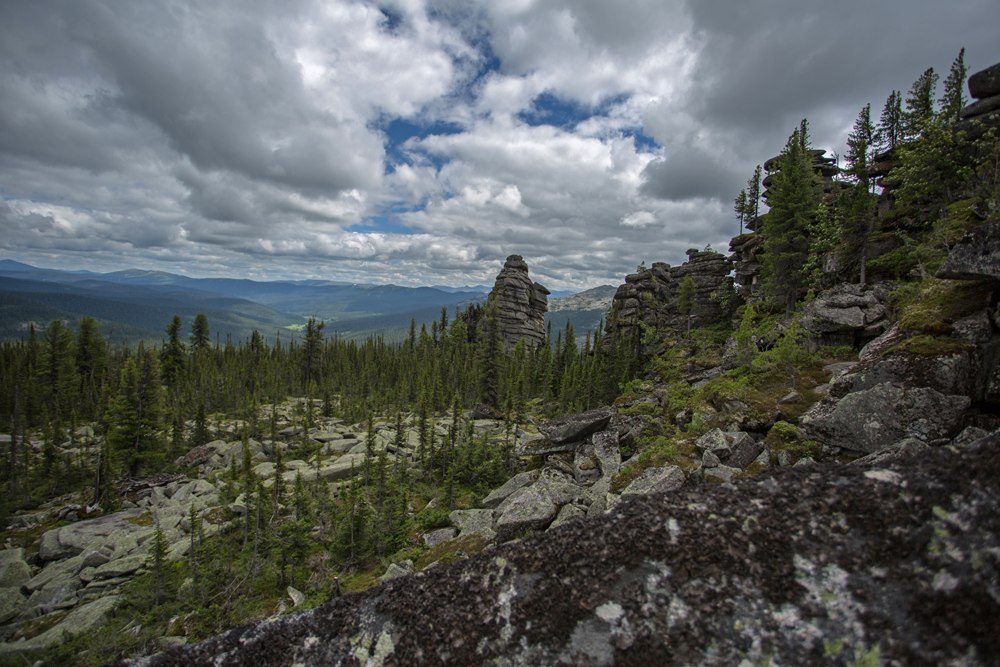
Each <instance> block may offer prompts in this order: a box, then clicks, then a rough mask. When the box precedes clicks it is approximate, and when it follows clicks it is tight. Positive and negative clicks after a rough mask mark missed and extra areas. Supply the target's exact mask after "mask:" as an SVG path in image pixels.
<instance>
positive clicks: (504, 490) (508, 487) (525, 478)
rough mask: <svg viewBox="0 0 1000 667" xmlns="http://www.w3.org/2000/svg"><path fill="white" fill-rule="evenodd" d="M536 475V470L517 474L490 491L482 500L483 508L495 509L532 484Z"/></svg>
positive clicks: (536, 477)
mask: <svg viewBox="0 0 1000 667" xmlns="http://www.w3.org/2000/svg"><path fill="white" fill-rule="evenodd" d="M538 474H539V471H538V470H525V471H524V472H519V473H517V474H516V475H514V476H513V477H511V478H510V479H508V480H507V481H506V482H504V483H503V484H502V485H500V486H498V487H497V488H495V489H493V490H492V491H490V493H489V495H487V496H486V497H485V498H483V501H482V505H483V507H490V508H493V507H496V506H497V505H499V504H500V503H501V502H503V501H504V500H506V499H507V497H508V496H510V494H512V493H514V492H515V491H517V490H518V489H520V488H521V487H522V486H527V485H529V484H532V483H533V482H534V481H535V480H537V479H538Z"/></svg>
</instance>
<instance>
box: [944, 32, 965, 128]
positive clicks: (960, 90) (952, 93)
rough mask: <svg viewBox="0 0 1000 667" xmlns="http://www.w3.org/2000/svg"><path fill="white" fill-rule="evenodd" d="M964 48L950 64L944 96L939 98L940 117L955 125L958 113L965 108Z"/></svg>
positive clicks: (945, 81)
mask: <svg viewBox="0 0 1000 667" xmlns="http://www.w3.org/2000/svg"><path fill="white" fill-rule="evenodd" d="M967 73H968V69H967V68H966V66H965V48H964V47H963V48H962V50H961V51H959V52H958V56H957V57H956V58H955V60H954V62H952V64H951V69H950V70H949V71H948V77H947V78H946V79H945V80H944V95H943V96H942V97H941V117H942V118H943V119H944V121H945V122H946V123H957V122H958V120H959V112H961V110H962V107H964V106H965V75H966V74H967Z"/></svg>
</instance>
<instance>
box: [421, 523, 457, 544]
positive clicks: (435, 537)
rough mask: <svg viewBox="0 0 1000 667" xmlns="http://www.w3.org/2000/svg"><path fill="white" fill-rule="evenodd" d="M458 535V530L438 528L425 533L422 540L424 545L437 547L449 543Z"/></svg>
mask: <svg viewBox="0 0 1000 667" xmlns="http://www.w3.org/2000/svg"><path fill="white" fill-rule="evenodd" d="M456 535H458V530H457V529H455V528H451V527H446V528H438V529H437V530H432V531H430V532H429V533H424V534H423V536H422V537H421V539H423V541H424V545H425V546H428V547H436V546H437V545H439V544H441V543H442V542H447V541H448V540H450V539H452V538H453V537H455V536H456Z"/></svg>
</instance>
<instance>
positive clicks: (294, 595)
mask: <svg viewBox="0 0 1000 667" xmlns="http://www.w3.org/2000/svg"><path fill="white" fill-rule="evenodd" d="M285 592H286V593H288V599H289V600H291V601H292V606H293V607H298V606H299V605H300V604H302V603H303V602H305V601H306V594H305V593H303V592H302V591H300V590H299V589H297V588H294V587H292V586H289V587H288V588H287V589H285Z"/></svg>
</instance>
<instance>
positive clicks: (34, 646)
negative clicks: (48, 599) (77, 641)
mask: <svg viewBox="0 0 1000 667" xmlns="http://www.w3.org/2000/svg"><path fill="white" fill-rule="evenodd" d="M117 604H118V596H117V595H109V596H107V597H102V598H100V599H97V600H94V601H93V602H88V603H87V604H84V605H81V606H79V607H77V608H76V609H74V610H73V611H71V612H69V613H68V614H66V617H65V618H64V619H62V620H61V621H60V622H59V623H58V624H56V625H55V626H54V627H52V628H49V629H48V630H46V631H45V632H43V633H42V634H40V635H38V636H36V637H32V638H31V639H26V640H23V641H18V642H10V643H6V644H0V656H2V655H6V654H11V653H22V652H24V651H37V650H40V649H45V648H49V647H51V646H55V645H57V644H60V643H62V642H64V641H66V639H67V638H70V637H75V636H77V635H80V634H83V633H85V632H90V631H91V630H93V629H94V628H96V627H98V626H100V625H101V624H102V623H103V622H104V619H105V618H106V617H107V615H108V614H110V613H111V611H112V610H113V609H114V608H115V606H117Z"/></svg>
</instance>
